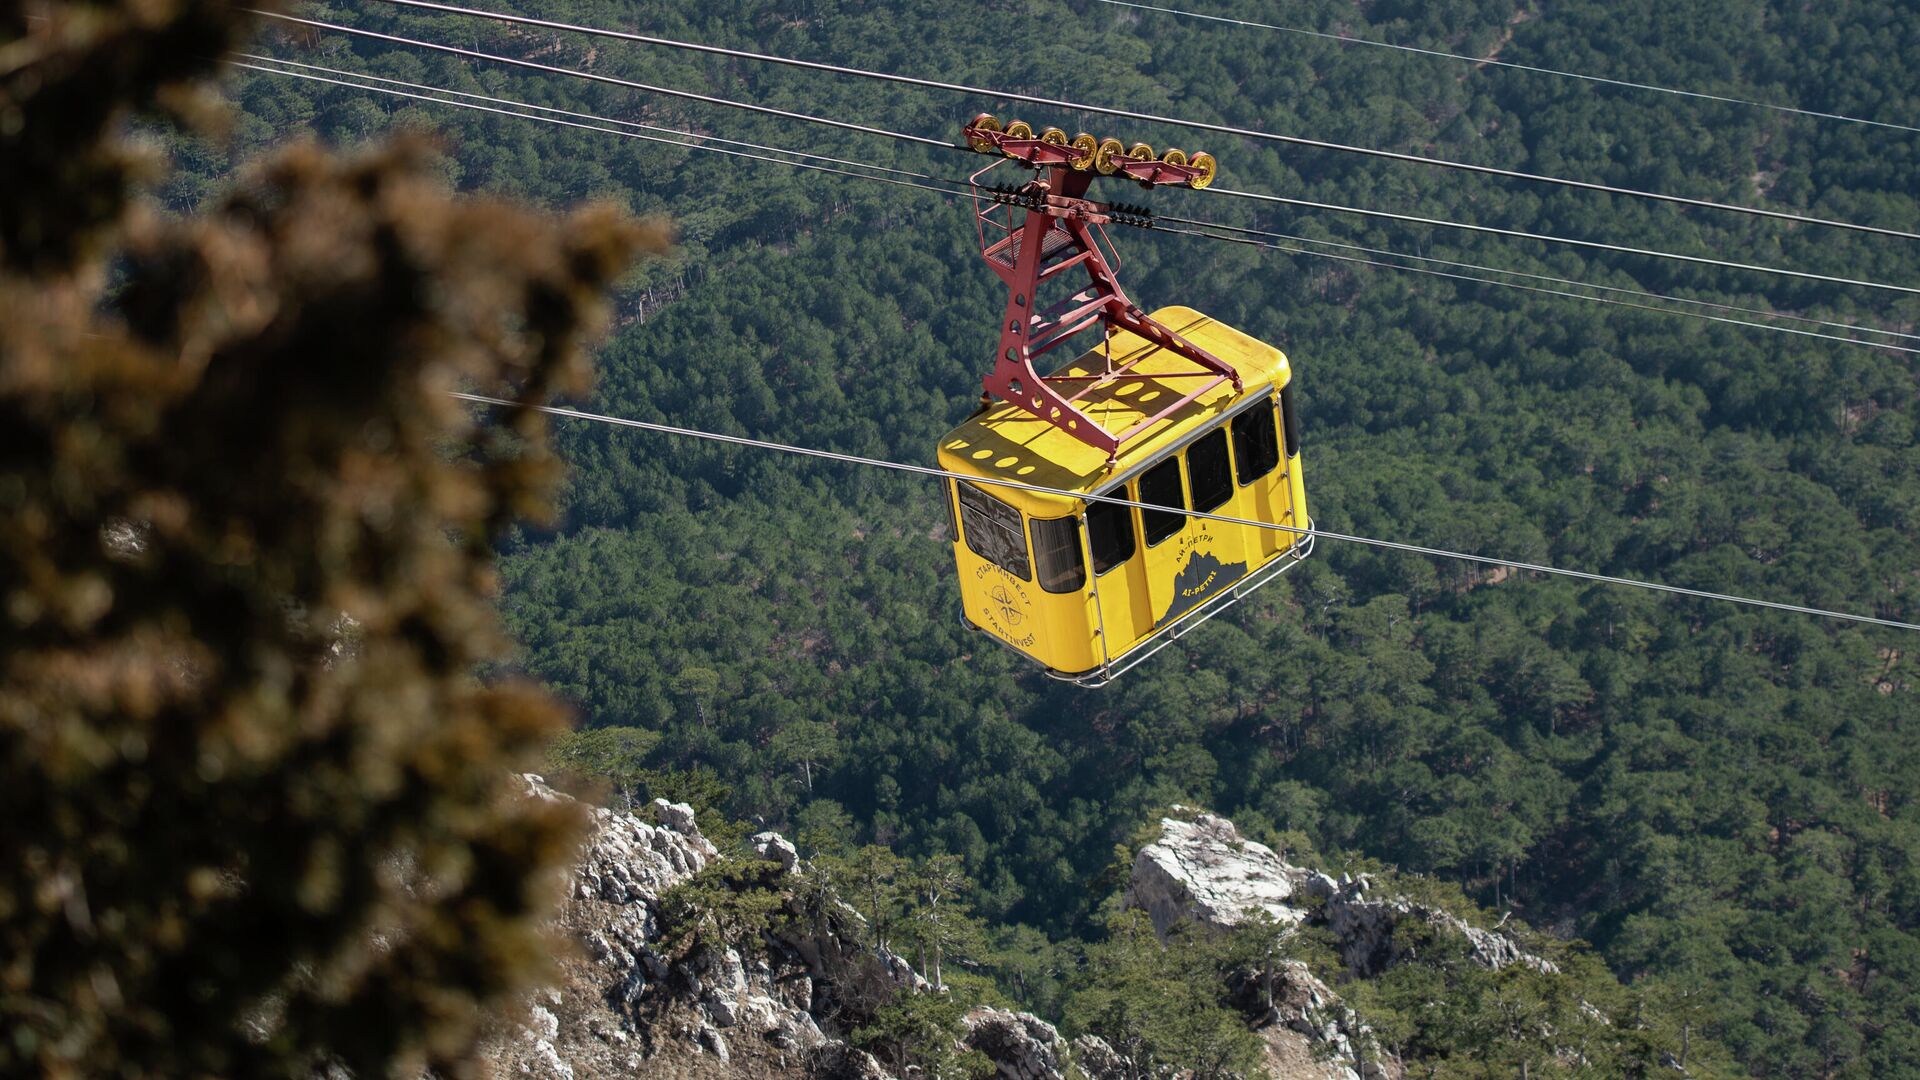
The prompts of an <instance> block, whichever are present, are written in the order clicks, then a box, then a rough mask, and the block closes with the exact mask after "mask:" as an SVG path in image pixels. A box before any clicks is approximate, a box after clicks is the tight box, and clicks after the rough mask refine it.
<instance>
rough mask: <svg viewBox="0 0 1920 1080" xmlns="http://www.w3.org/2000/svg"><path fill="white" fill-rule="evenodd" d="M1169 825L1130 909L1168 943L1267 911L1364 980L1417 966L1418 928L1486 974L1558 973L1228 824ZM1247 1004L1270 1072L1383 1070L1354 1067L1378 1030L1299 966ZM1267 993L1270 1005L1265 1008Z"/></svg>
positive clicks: (1200, 818) (1498, 939) (1136, 882)
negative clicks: (1170, 933) (1460, 944)
mask: <svg viewBox="0 0 1920 1080" xmlns="http://www.w3.org/2000/svg"><path fill="white" fill-rule="evenodd" d="M1176 812H1178V813H1180V814H1181V816H1179V817H1169V818H1164V819H1162V820H1161V822H1160V835H1159V836H1158V837H1157V838H1156V839H1155V840H1154V841H1153V842H1152V843H1151V844H1148V845H1147V846H1146V847H1144V848H1142V849H1141V850H1140V853H1139V854H1138V855H1137V856H1136V857H1135V859H1134V863H1133V874H1132V877H1131V880H1130V881H1129V882H1128V887H1127V894H1126V897H1125V903H1126V904H1128V905H1129V906H1132V907H1136V908H1139V909H1140V910H1142V911H1144V912H1146V913H1147V916H1148V917H1149V918H1150V919H1151V920H1152V921H1153V926H1154V929H1155V931H1156V932H1158V933H1160V934H1162V935H1164V934H1165V933H1166V932H1167V930H1168V929H1169V928H1171V927H1172V926H1173V925H1174V924H1175V923H1179V922H1191V923H1194V924H1196V925H1199V926H1202V927H1206V928H1208V929H1212V930H1219V931H1225V930H1231V929H1233V928H1235V927H1238V926H1240V925H1242V924H1243V923H1244V922H1245V921H1246V920H1247V919H1248V918H1250V917H1252V916H1253V915H1255V914H1256V913H1260V912H1264V913H1265V914H1267V915H1270V916H1272V918H1273V919H1274V920H1275V921H1276V922H1277V923H1279V924H1280V926H1281V930H1280V932H1281V933H1287V932H1289V931H1290V929H1291V928H1293V927H1297V926H1301V925H1303V924H1307V923H1309V922H1311V923H1312V924H1314V925H1317V926H1324V927H1325V928H1326V929H1327V930H1328V931H1330V932H1331V934H1332V936H1333V939H1334V942H1335V945H1336V948H1337V949H1338V951H1339V953H1340V957H1341V959H1342V960H1343V961H1345V963H1346V965H1347V967H1348V969H1349V970H1350V971H1351V972H1352V973H1353V974H1354V975H1357V976H1372V975H1377V974H1379V973H1381V972H1383V971H1385V970H1386V969H1388V968H1390V967H1392V966H1393V965H1395V964H1397V963H1400V962H1402V961H1405V960H1409V959H1413V958H1415V957H1416V956H1417V952H1418V949H1419V948H1420V947H1421V945H1420V942H1422V941H1425V940H1428V939H1430V938H1431V937H1432V935H1431V934H1428V933H1421V934H1412V933H1408V932H1407V931H1408V928H1409V927H1410V926H1411V925H1413V924H1418V925H1420V926H1421V927H1422V928H1423V929H1429V930H1433V931H1438V932H1440V933H1443V934H1449V935H1454V936H1457V937H1459V938H1462V939H1464V940H1465V941H1466V942H1467V944H1468V950H1469V955H1471V956H1472V957H1473V959H1475V960H1476V961H1478V962H1480V963H1482V964H1484V965H1486V966H1487V967H1489V968H1495V969H1498V968H1501V967H1504V966H1506V965H1507V964H1525V965H1527V966H1529V967H1532V968H1534V969H1535V970H1538V971H1542V972H1552V971H1554V970H1555V968H1554V966H1553V964H1552V963H1551V962H1549V961H1547V960H1543V959H1541V958H1540V957H1537V956H1534V955H1532V954H1530V953H1528V952H1527V951H1526V950H1524V949H1523V948H1521V947H1520V944H1519V942H1517V941H1515V940H1514V939H1513V938H1512V937H1510V936H1508V935H1506V934H1502V933H1500V932H1499V931H1498V930H1486V929H1482V928H1479V927H1476V926H1473V925H1472V924H1470V923H1468V922H1467V921H1466V920H1464V919H1462V918H1460V917H1459V916H1457V915H1454V914H1452V913H1451V912H1447V911H1444V910H1441V909H1438V908H1433V907H1430V906H1427V905H1424V904H1420V903H1416V902H1414V901H1412V900H1409V899H1407V898H1406V897H1402V896H1389V895H1380V894H1379V891H1378V890H1377V889H1376V888H1375V887H1374V883H1373V880H1372V879H1371V878H1370V877H1369V876H1367V875H1365V874H1362V875H1360V876H1358V877H1349V876H1346V875H1342V876H1341V877H1340V878H1338V879H1335V878H1333V877H1330V876H1328V875H1327V874H1324V873H1318V872H1315V871H1312V870H1308V869H1306V868H1304V867H1299V866H1295V865H1293V864H1292V863H1289V862H1287V861H1286V860H1285V859H1283V858H1281V857H1280V855H1279V854H1277V853H1276V852H1275V851H1274V850H1273V849H1272V848H1269V847H1267V846H1266V845H1265V844H1261V843H1257V842H1255V841H1252V840H1249V839H1247V838H1246V837H1244V836H1241V835H1240V831H1239V830H1238V829H1237V828H1235V827H1234V824H1233V822H1231V821H1228V820H1227V819H1225V818H1222V817H1218V816H1216V815H1213V814H1206V813H1196V812H1192V811H1186V810H1184V808H1176ZM1238 990H1239V996H1238V1000H1239V1002H1240V1004H1241V1006H1242V1007H1243V1008H1244V1009H1245V1010H1246V1011H1247V1012H1248V1014H1249V1015H1250V1016H1252V1017H1253V1018H1254V1024H1255V1026H1256V1028H1257V1029H1259V1031H1260V1032H1261V1034H1262V1036H1263V1037H1264V1038H1265V1039H1266V1041H1267V1044H1268V1048H1269V1061H1268V1064H1269V1066H1270V1068H1271V1069H1272V1070H1273V1072H1274V1074H1275V1075H1276V1076H1278V1077H1281V1078H1283V1080H1292V1078H1295V1077H1298V1078H1301V1080H1307V1078H1313V1080H1318V1078H1321V1077H1328V1078H1332V1080H1373V1075H1371V1074H1374V1073H1377V1072H1378V1067H1377V1066H1374V1065H1372V1064H1368V1065H1365V1066H1362V1068H1364V1069H1366V1070H1367V1071H1368V1073H1369V1074H1370V1075H1368V1076H1366V1077H1364V1078H1363V1077H1362V1075H1361V1073H1360V1072H1358V1071H1356V1070H1355V1069H1354V1068H1353V1067H1351V1066H1349V1065H1348V1064H1347V1063H1348V1062H1353V1061H1355V1060H1356V1058H1357V1057H1364V1058H1368V1059H1369V1060H1371V1059H1374V1058H1377V1057H1378V1055H1377V1054H1361V1055H1356V1054H1355V1052H1354V1051H1355V1047H1356V1046H1357V1045H1362V1046H1364V1045H1366V1044H1367V1043H1369V1042H1370V1040H1371V1032H1370V1031H1369V1030H1368V1029H1367V1027H1366V1025H1365V1024H1364V1023H1362V1022H1361V1020H1360V1018H1359V1017H1358V1016H1356V1015H1355V1014H1354V1013H1353V1011H1352V1010H1350V1009H1348V1008H1347V1007H1346V1006H1345V1005H1344V1004H1343V1003H1342V1002H1341V1000H1340V997H1339V995H1338V994H1336V993H1335V992H1334V991H1333V989H1332V988H1331V987H1329V986H1327V985H1326V983H1325V982H1323V981H1321V980H1320V979H1319V978H1317V977H1316V976H1315V975H1314V974H1313V973H1312V972H1311V971H1309V970H1308V969H1307V967H1306V966H1305V965H1304V964H1300V963H1297V962H1288V963H1286V964H1283V965H1282V969H1281V970H1280V971H1279V972H1278V973H1276V975H1275V976H1274V977H1273V979H1272V984H1271V986H1268V985H1266V984H1264V983H1263V984H1255V983H1253V982H1251V981H1250V982H1249V983H1247V984H1246V985H1244V986H1241V987H1239V988H1238ZM1268 990H1271V991H1272V1005H1271V1007H1269V1006H1268V1005H1267V997H1268Z"/></svg>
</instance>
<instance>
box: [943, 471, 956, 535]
mask: <svg viewBox="0 0 1920 1080" xmlns="http://www.w3.org/2000/svg"><path fill="white" fill-rule="evenodd" d="M953 483H954V482H953V481H952V480H941V481H940V495H941V497H942V499H944V500H945V502H946V504H947V539H949V540H958V539H960V522H959V519H958V518H957V517H956V516H955V515H954V512H953Z"/></svg>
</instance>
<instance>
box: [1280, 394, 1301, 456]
mask: <svg viewBox="0 0 1920 1080" xmlns="http://www.w3.org/2000/svg"><path fill="white" fill-rule="evenodd" d="M1280 412H1281V413H1282V414H1283V417H1284V420H1285V422H1286V425H1287V456H1288V457H1298V456H1299V455H1300V420H1299V418H1298V417H1297V416H1295V415H1294V412H1293V384H1292V383H1288V384H1287V385H1285V386H1283V387H1281V388H1280Z"/></svg>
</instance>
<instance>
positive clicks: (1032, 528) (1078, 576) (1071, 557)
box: [1027, 514, 1087, 595]
mask: <svg viewBox="0 0 1920 1080" xmlns="http://www.w3.org/2000/svg"><path fill="white" fill-rule="evenodd" d="M1043 525H1044V526H1046V531H1048V532H1051V531H1053V530H1055V529H1064V530H1065V531H1066V532H1067V534H1068V535H1067V538H1066V542H1065V543H1064V544H1063V543H1061V542H1060V541H1059V540H1058V539H1057V538H1054V537H1048V538H1047V540H1046V541H1045V546H1042V540H1041V532H1042V529H1041V526H1043ZM1027 539H1028V541H1029V542H1030V543H1032V545H1033V577H1034V580H1035V581H1036V582H1038V583H1039V585H1040V588H1041V589H1042V590H1043V591H1045V592H1050V593H1054V594H1056V595H1067V594H1071V593H1077V592H1080V591H1081V590H1083V589H1085V588H1086V587H1087V560H1086V556H1085V555H1083V554H1082V553H1081V550H1080V516H1079V515H1078V514H1068V515H1067V516H1066V517H1057V518H1040V517H1029V518H1028V519H1027ZM1056 561H1058V562H1060V563H1064V564H1065V565H1055V563H1056ZM1063 570H1064V571H1066V573H1062V571H1063ZM1055 582H1058V583H1060V584H1061V586H1062V587H1060V588H1055V587H1054V583H1055Z"/></svg>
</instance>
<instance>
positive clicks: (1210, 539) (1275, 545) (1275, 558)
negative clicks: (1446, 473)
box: [939, 307, 1312, 686]
mask: <svg viewBox="0 0 1920 1080" xmlns="http://www.w3.org/2000/svg"><path fill="white" fill-rule="evenodd" d="M1151 318H1152V320H1154V321H1155V322H1158V323H1160V324H1162V325H1164V326H1166V327H1168V328H1171V329H1173V330H1174V331H1175V332H1176V333H1177V334H1178V335H1179V336H1180V337H1182V338H1184V339H1186V340H1187V341H1189V342H1192V343H1193V344H1195V345H1197V346H1199V347H1200V348H1202V349H1205V350H1207V351H1208V352H1209V353H1211V354H1212V355H1214V356H1216V357H1219V358H1220V359H1221V360H1224V361H1226V362H1227V363H1228V364H1231V365H1232V366H1233V368H1234V369H1235V370H1237V371H1238V372H1239V373H1240V376H1241V388H1240V389H1239V390H1237V391H1236V390H1235V389H1234V387H1233V385H1232V384H1231V383H1230V382H1220V383H1218V385H1216V386H1214V387H1213V388H1212V389H1211V390H1209V391H1207V392H1206V393H1204V394H1202V395H1201V396H1199V397H1198V398H1196V399H1195V400H1193V401H1191V402H1188V403H1187V404H1186V405H1185V406H1183V407H1181V408H1180V409H1179V410H1178V411H1176V412H1175V413H1173V414H1172V415H1171V416H1169V417H1167V418H1166V419H1165V420H1164V421H1163V422H1161V423H1160V424H1159V425H1158V426H1157V427H1156V428H1155V429H1154V430H1152V431H1151V432H1149V433H1146V434H1143V435H1142V436H1141V437H1139V438H1136V439H1130V440H1128V441H1126V442H1125V443H1123V444H1122V445H1121V447H1120V449H1119V452H1118V453H1117V455H1116V456H1115V458H1114V460H1113V462H1112V468H1111V469H1110V468H1109V467H1108V465H1109V462H1108V455H1107V454H1105V453H1102V452H1101V451H1100V450H1098V449H1096V448H1094V447H1092V446H1090V445H1088V444H1087V443H1086V442H1084V441H1082V440H1080V439H1078V438H1076V437H1075V436H1074V435H1073V434H1071V433H1069V432H1067V431H1064V430H1062V429H1061V428H1060V427H1059V426H1056V425H1055V424H1052V423H1049V422H1047V421H1046V420H1043V419H1041V418H1040V417H1038V416H1035V415H1034V414H1033V413H1031V412H1029V411H1027V410H1025V409H1023V408H1021V407H1019V406H1018V405H1016V404H1012V403H1008V402H1005V401H1001V402H997V403H995V404H994V405H992V406H991V407H990V408H987V409H986V410H985V411H983V412H980V413H978V414H976V415H975V416H974V417H973V418H972V419H970V420H968V421H967V422H966V423H964V424H961V425H960V426H959V427H957V428H954V429H953V430H952V431H951V432H949V433H948V434H947V436H946V437H945V438H944V439H943V440H942V441H941V443H940V449H939V461H940V467H941V468H943V469H946V470H948V471H951V472H954V473H958V474H961V475H964V476H975V477H980V478H982V479H987V480H1005V481H1013V482H1015V483H1020V484H1031V485H1034V486H1037V487H1045V488H1055V489H1061V490H1065V491H1071V492H1076V493H1082V494H1088V495H1107V496H1112V497H1115V498H1124V499H1128V500H1131V501H1135V502H1140V503H1148V504H1151V505H1153V506H1155V507H1161V508H1164V509H1152V510H1141V509H1139V508H1136V507H1128V506H1117V505H1114V504H1112V503H1099V502H1088V501H1087V500H1085V499H1083V498H1073V497H1066V496H1059V495H1050V494H1042V493H1038V492H1033V491H1025V490H1021V489H1019V488H1010V487H1001V486H995V485H991V484H975V483H970V482H968V481H965V480H952V479H947V480H943V481H942V485H943V487H944V488H945V490H946V493H947V499H948V511H949V518H950V524H951V526H952V527H953V530H954V539H953V556H954V561H955V562H956V563H957V564H958V568H959V578H960V593H961V597H962V601H963V609H964V617H965V619H966V622H967V623H968V625H970V626H972V627H974V628H976V629H978V630H981V631H982V632H984V633H986V634H987V635H989V636H990V637H993V638H995V639H997V640H998V641H1000V642H1001V643H1003V644H1005V645H1007V646H1009V647H1010V648H1012V649H1014V650H1015V651H1017V652H1020V653H1022V654H1024V655H1026V656H1028V657H1031V658H1032V659H1033V660H1035V661H1038V662H1039V663H1040V664H1042V665H1043V666H1045V667H1046V669H1047V671H1048V673H1049V674H1051V675H1053V676H1054V677H1056V678H1060V679H1065V680H1068V681H1071V682H1074V683H1078V684H1080V685H1083V686H1102V685H1105V684H1106V683H1107V682H1109V681H1111V680H1112V679H1113V678H1114V677H1116V676H1118V675H1119V674H1120V673H1121V672H1123V671H1125V670H1126V669H1127V668H1129V667H1132V666H1133V665H1134V664H1137V663H1139V662H1140V661H1141V660H1144V659H1145V658H1146V657H1147V656H1150V655H1151V654H1152V653H1154V652H1155V651H1157V650H1158V649H1160V648H1161V647H1164V646H1165V645H1166V644H1167V643H1169V642H1171V641H1173V640H1174V639H1176V638H1178V637H1180V636H1181V635H1182V634H1184V633H1185V632H1186V631H1187V630H1190V629H1192V628H1193V627H1194V626H1197V625H1198V624H1200V623H1201V622H1204V621H1206V619H1208V618H1210V617H1211V616H1212V615H1214V614H1216V613H1218V612H1219V611H1221V610H1223V609H1224V608H1226V607H1227V606H1229V605H1231V604H1233V603H1234V602H1235V601H1237V600H1239V599H1240V598H1241V597H1242V596H1244V595H1246V594H1247V593H1249V592H1252V591H1253V590H1254V589H1256V588H1258V587H1259V586H1261V585H1264V584H1266V583H1267V582H1268V581H1270V580H1272V579H1273V578H1274V577H1276V576H1278V575H1279V574H1280V573H1282V572H1284V571H1285V570H1287V569H1289V568H1290V567H1292V566H1293V565H1294V564H1295V563H1297V562H1298V561H1299V560H1301V559H1303V558H1305V557H1306V556H1307V554H1308V552H1309V551H1310V550H1311V547H1312V537H1311V535H1303V534H1298V533H1288V532H1284V531H1282V530H1279V529H1263V528H1255V527H1251V526H1241V525H1228V524H1225V523H1223V522H1218V521H1208V520H1204V519H1200V518H1196V517H1194V516H1192V513H1193V512H1199V513H1207V514H1217V515H1222V516H1226V517H1235V518H1241V519H1246V520H1250V521H1261V522H1272V523H1277V524H1279V525H1284V526H1291V527H1294V528H1300V529H1305V528H1308V527H1309V526H1308V519H1307V502H1306V486H1305V484H1304V483H1303V481H1302V478H1301V474H1300V443H1299V436H1298V431H1299V428H1298V426H1297V424H1296V423H1295V420H1294V412H1293V395H1292V393H1291V386H1290V373H1289V370H1288V367H1287V358H1286V356H1285V355H1284V354H1282V353H1281V352H1280V350H1278V349H1276V348H1274V347H1273V346H1271V345H1266V344H1263V343H1261V342H1259V341H1256V340H1254V339H1253V338H1250V337H1248V336H1247V335H1245V334H1243V333H1241V332H1239V331H1238V330H1235V329H1233V328H1232V327H1230V326H1227V325H1225V324H1223V323H1219V322H1216V321H1214V320H1213V319H1210V318H1208V317H1207V316H1205V315H1202V314H1200V313H1199V312H1197V311H1194V310H1193V309H1191V308H1186V307H1166V308H1161V309H1160V310H1158V311H1156V312H1154V313H1153V314H1152V316H1151ZM1116 369H1122V370H1126V371H1128V372H1130V373H1132V374H1134V375H1136V376H1148V377H1147V378H1133V379H1125V380H1112V381H1106V382H1096V383H1095V384H1094V385H1093V387H1092V388H1091V389H1090V390H1088V391H1086V392H1085V393H1084V394H1083V395H1080V396H1079V400H1078V401H1077V402H1076V404H1077V405H1078V406H1079V408H1080V409H1081V411H1082V412H1084V413H1086V414H1087V415H1088V416H1090V417H1092V418H1093V419H1095V420H1097V421H1098V422H1099V423H1100V425H1101V426H1102V427H1104V428H1106V429H1108V430H1112V431H1124V430H1127V429H1130V428H1132V427H1133V426H1134V425H1135V424H1136V423H1138V422H1139V421H1140V420H1142V419H1144V418H1148V417H1151V416H1153V415H1154V414H1155V413H1157V412H1159V411H1160V410H1161V409H1162V408H1163V407H1164V406H1165V404H1166V403H1167V402H1169V401H1172V400H1176V399H1178V398H1179V397H1180V396H1181V395H1182V394H1183V393H1185V392H1186V391H1184V390H1181V389H1179V383H1178V382H1177V381H1176V377H1177V375H1178V374H1179V373H1183V372H1190V371H1191V365H1190V364H1189V363H1188V362H1187V361H1185V360H1184V359H1181V358H1179V357H1177V356H1174V355H1172V354H1170V353H1166V352H1163V350H1161V349H1160V348H1159V347H1157V346H1155V345H1154V344H1152V343H1151V342H1149V341H1147V340H1146V339H1144V338H1141V337H1138V336H1136V335H1134V334H1132V333H1129V332H1127V331H1125V330H1121V329H1115V330H1113V331H1111V335H1110V337H1108V338H1107V340H1106V341H1105V342H1103V344H1102V345H1101V346H1100V347H1099V348H1095V349H1092V350H1089V351H1088V352H1086V353H1085V354H1083V355H1082V356H1081V357H1080V358H1079V359H1078V360H1076V361H1075V362H1074V363H1073V364H1072V365H1070V366H1069V367H1068V368H1067V369H1064V370H1062V371H1060V372H1056V373H1055V375H1054V376H1053V377H1054V378H1058V377H1059V376H1062V375H1065V376H1075V375H1083V376H1094V377H1096V378H1097V375H1096V373H1099V372H1103V371H1112V370H1116ZM1156 375H1164V376H1168V377H1167V378H1164V379H1156V378H1153V377H1151V376H1156Z"/></svg>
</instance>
